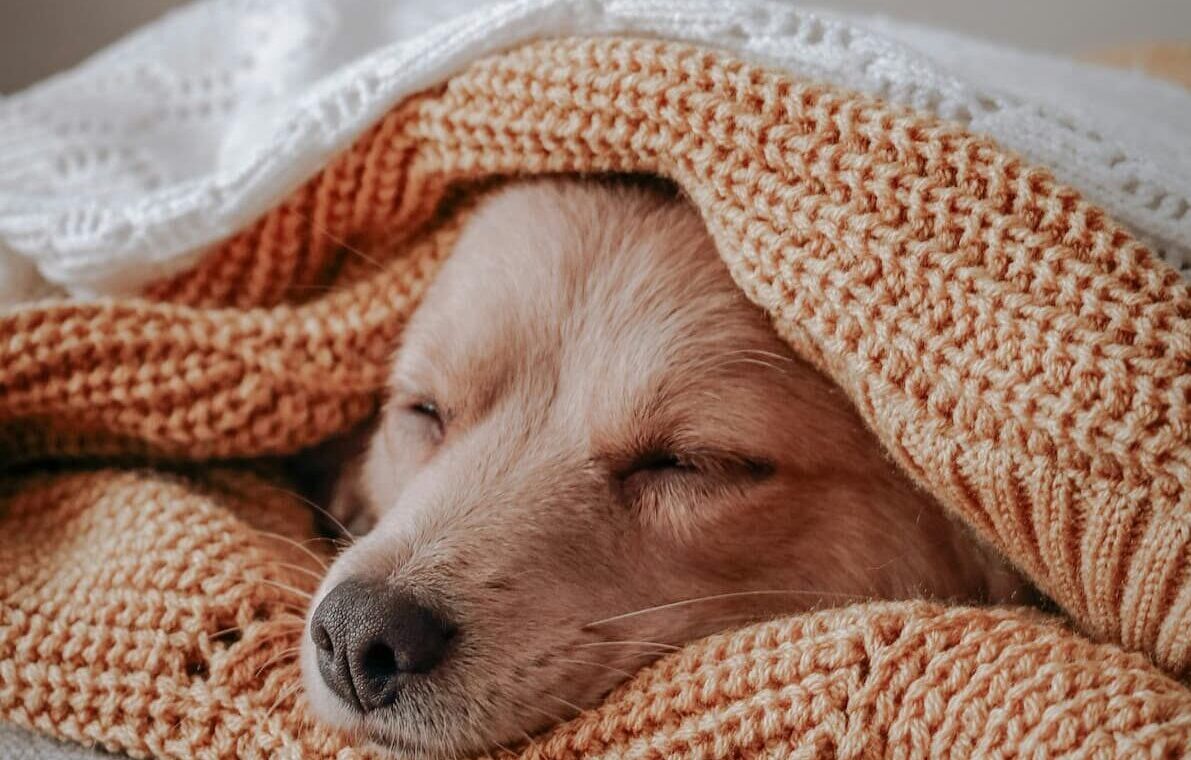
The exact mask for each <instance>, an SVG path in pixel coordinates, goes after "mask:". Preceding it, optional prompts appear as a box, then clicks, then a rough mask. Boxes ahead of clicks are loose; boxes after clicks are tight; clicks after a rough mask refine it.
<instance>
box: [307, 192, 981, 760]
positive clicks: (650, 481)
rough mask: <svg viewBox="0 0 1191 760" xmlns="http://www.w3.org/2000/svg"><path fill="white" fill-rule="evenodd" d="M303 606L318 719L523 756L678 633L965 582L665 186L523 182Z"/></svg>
mask: <svg viewBox="0 0 1191 760" xmlns="http://www.w3.org/2000/svg"><path fill="white" fill-rule="evenodd" d="M340 496H341V500H342V501H343V502H344V503H351V504H352V505H353V506H355V507H357V508H359V509H360V510H361V514H367V515H372V516H374V517H375V520H376V526H375V528H374V529H373V530H372V531H371V532H370V533H368V534H367V535H366V536H364V537H363V538H362V539H360V540H359V541H358V542H357V543H356V544H355V545H353V546H352V547H351V548H349V549H348V550H347V551H346V552H345V553H344V554H343V555H342V556H341V557H340V558H339V559H338V560H337V561H336V563H335V564H334V566H333V567H332V569H331V572H330V574H329V575H328V577H327V578H326V580H325V582H324V583H323V584H322V587H321V589H320V591H319V593H318V594H317V595H316V597H315V600H314V605H313V607H312V610H313V613H312V615H311V618H310V621H309V626H308V629H309V630H308V635H307V636H306V637H304V642H303V649H302V662H303V670H304V677H305V680H306V687H307V690H308V694H309V697H310V700H311V703H312V705H313V707H314V709H315V710H316V712H317V713H318V714H319V715H320V716H321V717H322V718H324V719H326V720H328V721H331V722H333V723H336V724H338V725H341V726H343V727H345V728H348V729H350V730H353V731H356V732H358V733H359V734H362V735H366V736H367V737H369V738H371V739H373V740H375V741H377V742H379V743H381V744H385V745H387V746H390V747H393V748H396V749H398V750H401V751H403V752H405V753H409V754H414V755H421V756H431V757H449V756H452V755H454V754H457V753H464V752H468V751H478V750H483V749H486V748H488V747H491V746H494V745H495V744H497V743H501V742H516V741H519V740H520V739H521V738H523V737H524V736H526V735H527V734H529V733H531V732H533V731H535V730H538V729H540V728H542V727H543V726H546V725H548V724H550V723H553V722H556V721H558V720H561V719H564V718H566V717H568V716H571V715H573V714H574V712H575V710H576V709H578V708H582V707H588V706H591V705H593V704H594V703H596V702H597V701H598V700H599V699H600V698H601V696H603V695H604V694H606V693H607V692H608V691H609V690H610V689H611V688H612V687H613V686H615V685H616V684H617V683H619V682H620V681H622V680H623V679H624V678H625V677H626V676H627V674H628V673H629V672H631V671H632V670H633V669H635V668H636V667H639V666H640V665H642V664H643V663H645V662H648V661H649V660H650V659H652V658H654V657H656V656H658V655H660V654H663V653H665V652H666V651H668V650H669V649H672V648H673V647H674V645H676V644H680V643H682V642H685V641H688V640H691V639H692V638H695V637H699V636H702V635H705V634H707V633H709V632H712V631H715V630H720V629H724V628H727V627H731V626H732V625H733V624H735V623H739V622H742V621H744V620H746V619H749V618H756V617H763V616H767V615H772V614H775V613H777V612H782V611H789V610H797V609H805V608H807V607H809V606H813V605H816V604H822V603H839V602H841V601H848V600H851V599H853V598H855V597H856V596H880V597H897V596H905V595H910V594H914V593H928V594H932V593H933V594H941V595H953V594H965V593H968V592H970V591H971V590H972V589H973V587H975V586H978V585H979V584H980V582H981V579H980V573H979V572H978V570H977V569H976V568H975V566H974V565H973V564H972V563H971V562H970V561H968V560H967V559H966V558H965V557H964V556H963V553H962V552H959V551H957V550H956V542H955V541H954V540H953V539H954V534H953V533H952V532H951V530H950V528H949V527H948V525H947V523H946V521H945V520H944V519H943V518H942V517H941V516H940V515H939V514H938V513H937V512H936V511H934V510H933V509H932V508H931V507H932V505H930V504H929V502H928V501H927V500H926V499H925V498H924V497H922V496H921V495H920V494H917V493H916V492H915V491H914V490H913V488H912V487H910V486H909V484H908V483H906V482H905V481H904V480H903V479H901V478H900V477H899V476H898V475H897V473H896V472H895V471H894V469H893V468H892V467H891V466H890V465H889V464H888V463H887V462H886V461H885V459H884V458H883V456H882V454H881V452H880V449H879V447H878V446H877V444H876V443H875V442H874V441H873V440H872V439H871V437H870V435H869V434H868V432H867V431H866V430H865V428H864V427H863V425H862V424H861V423H860V422H859V420H858V419H857V417H856V416H855V414H854V412H853V411H852V409H851V408H850V406H849V404H848V403H847V402H846V401H845V399H844V398H843V397H842V396H841V394H840V392H839V391H838V390H837V389H836V388H835V387H834V386H833V385H831V384H830V383H829V382H827V381H826V380H825V379H824V378H822V377H820V376H819V375H818V374H816V373H815V372H814V371H813V370H812V369H810V368H809V367H808V366H806V365H805V364H803V363H801V362H799V361H797V360H796V359H795V358H794V357H793V356H792V355H791V353H790V351H789V349H788V348H787V347H786V346H785V345H784V344H783V343H782V342H781V341H780V340H779V339H778V338H777V337H776V336H775V335H774V333H773V331H772V329H771V328H770V326H769V324H768V322H767V320H766V318H765V317H764V315H763V314H762V313H761V312H760V310H758V309H757V308H756V307H755V306H753V305H752V304H750V303H749V302H747V300H746V299H745V298H744V297H743V295H742V294H741V292H740V290H739V289H738V288H737V287H736V286H735V285H734V284H733V282H732V281H731V278H730V277H729V275H728V272H727V270H726V268H725V267H724V265H723V263H722V262H721V260H720V259H719V257H718V255H717V254H716V251H715V248H714V245H713V243H712V241H711V239H710V238H709V236H708V234H707V232H706V230H705V229H704V227H703V225H702V224H701V221H700V219H699V217H698V215H697V213H696V212H695V211H694V210H693V209H692V208H690V207H689V206H688V205H686V204H684V203H683V202H681V201H680V200H679V199H677V198H675V197H672V196H667V195H666V194H664V193H660V192H656V191H647V190H643V189H631V188H627V187H609V186H606V185H596V184H580V183H574V182H570V183H568V182H558V181H555V182H539V183H533V184H523V185H516V186H513V187H512V188H511V189H507V190H505V191H503V192H501V193H499V194H497V196H496V197H495V198H494V199H492V200H490V201H488V202H487V203H485V204H483V205H482V206H481V207H480V208H479V209H478V211H477V212H476V214H475V215H474V217H473V218H472V220H471V221H470V222H469V224H468V226H467V228H466V229H465V231H464V233H463V235H462V237H461V239H460V241H459V243H458V245H457V248H456V251H455V253H454V254H453V256H452V257H451V259H450V260H449V261H448V262H447V263H446V264H445V266H444V268H443V270H442V272H441V273H440V275H439V277H438V279H437V281H436V282H435V283H434V285H433V286H432V287H431V289H430V291H429V292H428V294H427V297H426V300H425V302H424V304H423V305H422V306H421V308H420V309H419V311H418V312H417V314H416V315H415V317H414V319H413V320H412V322H411V324H410V325H409V327H408V330H407V331H406V333H405V337H404V345H403V347H402V348H401V350H400V352H399V354H398V356H397V359H396V362H395V366H394V371H393V376H392V382H391V388H390V397H389V399H388V402H387V405H386V407H385V409H384V411H383V413H382V415H381V418H380V420H379V422H378V429H377V431H376V433H375V435H374V438H373V440H372V444H371V446H370V449H369V450H368V453H367V455H366V456H365V457H364V459H363V461H362V463H361V466H360V467H359V471H358V472H356V473H354V474H353V476H352V477H349V478H347V482H346V483H345V485H344V489H343V490H342V491H341V494H340Z"/></svg>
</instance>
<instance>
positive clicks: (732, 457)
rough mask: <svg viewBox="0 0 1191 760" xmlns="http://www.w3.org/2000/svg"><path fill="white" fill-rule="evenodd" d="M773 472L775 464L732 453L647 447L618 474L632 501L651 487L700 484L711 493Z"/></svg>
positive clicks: (699, 487) (618, 478)
mask: <svg viewBox="0 0 1191 760" xmlns="http://www.w3.org/2000/svg"><path fill="white" fill-rule="evenodd" d="M772 473H773V465H772V463H769V462H767V461H765V460H763V459H760V458H756V457H750V456H746V455H742V454H738V453H732V452H720V451H707V452H692V453H686V452H678V451H674V450H670V449H664V448H658V449H648V450H646V451H645V452H644V453H642V454H639V455H637V456H636V457H634V458H633V459H632V460H630V462H629V463H628V464H627V465H626V466H625V467H623V468H621V469H620V470H619V471H617V473H616V478H617V480H619V481H620V483H621V485H622V487H623V492H624V493H625V495H626V496H627V497H628V498H629V500H630V501H633V500H636V499H637V498H639V497H640V496H642V495H643V494H644V493H646V492H648V491H650V490H651V489H652V490H664V489H668V488H681V487H683V486H684V484H685V485H690V486H698V490H699V491H702V492H709V491H712V490H714V489H715V488H716V487H717V486H720V487H727V486H737V487H739V486H744V485H747V484H748V483H750V482H755V481H760V480H764V479H765V478H767V477H768V476H769V475H771V474H772Z"/></svg>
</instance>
